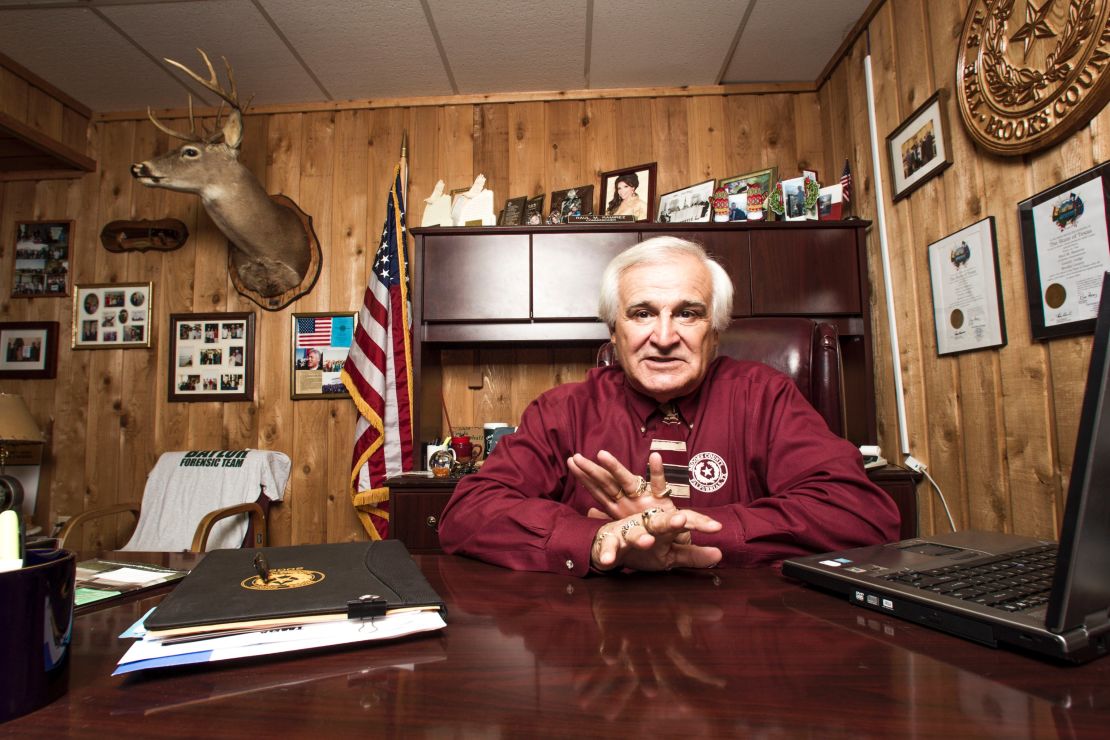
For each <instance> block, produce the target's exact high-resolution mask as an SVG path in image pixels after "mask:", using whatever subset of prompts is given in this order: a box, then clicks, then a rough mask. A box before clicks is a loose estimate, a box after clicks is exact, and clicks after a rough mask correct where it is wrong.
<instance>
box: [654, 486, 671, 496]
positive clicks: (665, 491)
mask: <svg viewBox="0 0 1110 740" xmlns="http://www.w3.org/2000/svg"><path fill="white" fill-rule="evenodd" d="M651 495H652V496H653V497H655V498H667V497H668V496H670V495H671V487H670V486H667V487H666V488H664V489H663V490H662V491H660V492H659V493H653V494H651Z"/></svg>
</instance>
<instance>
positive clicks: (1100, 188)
mask: <svg viewBox="0 0 1110 740" xmlns="http://www.w3.org/2000/svg"><path fill="white" fill-rule="evenodd" d="M1108 179H1110V162H1103V163H1102V164H1100V165H1097V166H1095V167H1092V168H1091V169H1089V170H1087V171H1086V172H1082V173H1080V174H1078V175H1076V176H1075V177H1072V178H1071V179H1069V180H1065V181H1064V182H1062V183H1060V184H1059V185H1056V186H1054V187H1052V188H1049V189H1048V190H1045V191H1043V192H1040V193H1037V194H1036V195H1034V196H1033V197H1031V198H1027V199H1026V200H1023V201H1021V202H1020V203H1018V215H1019V218H1020V221H1021V251H1022V254H1023V256H1024V258H1025V286H1026V294H1027V296H1028V298H1029V322H1030V324H1031V329H1032V334H1033V338H1034V339H1052V338H1054V337H1064V336H1070V335H1073V334H1089V333H1090V332H1093V331H1094V330H1095V316H1096V314H1097V313H1098V302H1099V298H1100V297H1101V295H1102V275H1103V273H1104V272H1106V271H1107V270H1110V241H1108V240H1107V234H1108V232H1110V217H1108V214H1110V208H1108V202H1107V201H1108V195H1107V194H1108V192H1110V191H1108V189H1107V184H1108V183H1107V180H1108Z"/></svg>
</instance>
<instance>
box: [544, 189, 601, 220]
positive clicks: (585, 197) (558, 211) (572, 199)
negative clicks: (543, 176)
mask: <svg viewBox="0 0 1110 740" xmlns="http://www.w3.org/2000/svg"><path fill="white" fill-rule="evenodd" d="M593 212H594V186H593V185H579V186H578V187H576V188H567V189H566V190H556V191H555V192H553V193H552V194H551V214H550V215H549V216H548V219H547V221H548V223H552V224H565V223H566V222H567V219H569V218H570V217H571V216H588V215H590V214H592V213H593Z"/></svg>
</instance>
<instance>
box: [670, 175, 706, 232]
mask: <svg viewBox="0 0 1110 740" xmlns="http://www.w3.org/2000/svg"><path fill="white" fill-rule="evenodd" d="M716 184H717V181H716V180H706V181H705V182H699V183H698V184H696V185H689V186H687V187H685V188H682V189H681V190H674V191H672V192H670V193H664V194H663V195H661V196H659V223H664V224H667V223H670V224H678V223H696V222H701V221H709V220H710V219H711V218H713V208H712V207H711V206H710V204H709V198H710V196H712V195H713V190H714V188H715V186H716Z"/></svg>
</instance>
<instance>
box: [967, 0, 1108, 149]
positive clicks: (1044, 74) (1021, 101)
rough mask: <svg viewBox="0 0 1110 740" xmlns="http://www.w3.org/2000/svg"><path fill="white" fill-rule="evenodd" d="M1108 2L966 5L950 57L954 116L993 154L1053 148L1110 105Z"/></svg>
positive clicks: (1011, 0) (990, 0)
mask: <svg viewBox="0 0 1110 740" xmlns="http://www.w3.org/2000/svg"><path fill="white" fill-rule="evenodd" d="M1108 8H1110V0H1039V2H1038V1H1037V0H972V2H971V5H970V7H969V8H968V11H967V16H966V17H965V18H964V27H963V33H962V34H961V35H960V46H959V51H958V54H957V57H956V91H957V95H956V97H957V99H958V100H959V101H960V115H961V118H963V121H964V124H965V125H966V126H967V128H968V130H969V131H970V132H971V135H972V136H973V137H974V138H975V140H976V141H977V142H978V143H979V144H980V145H982V146H983V147H985V148H986V149H988V150H990V151H992V152H995V153H997V154H1027V153H1029V152H1034V151H1037V150H1039V149H1043V148H1045V147H1047V146H1050V145H1052V144H1055V143H1056V142H1058V141H1060V140H1061V139H1063V138H1065V137H1066V136H1068V135H1069V134H1071V133H1072V132H1073V131H1075V130H1076V129H1078V128H1079V127H1080V126H1083V125H1084V124H1086V123H1087V122H1088V121H1089V120H1091V118H1092V117H1093V116H1094V115H1095V114H1096V113H1098V112H1099V111H1100V110H1102V108H1103V106H1105V105H1106V103H1107V101H1110V79H1108V78H1110V74H1107V67H1108V66H1110V17H1108V16H1110V12H1108Z"/></svg>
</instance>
